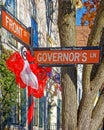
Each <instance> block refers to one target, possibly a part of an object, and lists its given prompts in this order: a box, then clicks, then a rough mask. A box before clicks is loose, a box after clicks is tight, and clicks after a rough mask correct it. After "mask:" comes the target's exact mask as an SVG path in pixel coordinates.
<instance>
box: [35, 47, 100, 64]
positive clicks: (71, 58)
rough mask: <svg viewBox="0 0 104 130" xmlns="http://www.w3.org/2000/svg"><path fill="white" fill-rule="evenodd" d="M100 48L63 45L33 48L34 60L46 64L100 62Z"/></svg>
mask: <svg viewBox="0 0 104 130" xmlns="http://www.w3.org/2000/svg"><path fill="white" fill-rule="evenodd" d="M100 53H101V48H100V47H98V46H95V47H65V48H60V47H59V48H40V49H39V48H37V49H34V58H35V62H37V63H38V64H39V65H46V66H64V65H73V64H94V63H99V62H100Z"/></svg>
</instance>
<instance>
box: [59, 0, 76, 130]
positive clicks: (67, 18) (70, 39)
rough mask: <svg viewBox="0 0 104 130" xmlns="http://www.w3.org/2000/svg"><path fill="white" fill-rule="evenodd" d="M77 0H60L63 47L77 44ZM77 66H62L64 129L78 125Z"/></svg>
mask: <svg viewBox="0 0 104 130" xmlns="http://www.w3.org/2000/svg"><path fill="white" fill-rule="evenodd" d="M75 5H76V0H67V1H65V0H59V16H58V26H59V35H60V42H61V46H62V47H71V46H76V31H75V28H76V21H75ZM76 77H77V73H76V67H75V66H70V67H62V77H61V78H62V79H61V80H62V82H61V83H62V129H63V130H75V129H76V126H77V97H76V85H77V79H76Z"/></svg>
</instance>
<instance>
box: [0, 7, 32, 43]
mask: <svg viewBox="0 0 104 130" xmlns="http://www.w3.org/2000/svg"><path fill="white" fill-rule="evenodd" d="M1 20H2V23H1V25H2V26H3V27H4V28H5V29H6V30H8V31H9V32H10V33H12V34H13V35H14V36H15V37H16V38H17V39H18V40H19V41H21V42H23V43H25V44H28V45H29V44H30V33H29V31H28V30H27V28H26V27H25V26H24V25H23V24H22V23H21V22H20V21H19V20H17V19H16V18H15V17H14V16H12V15H11V14H10V13H9V12H8V11H6V10H5V9H2V10H1Z"/></svg>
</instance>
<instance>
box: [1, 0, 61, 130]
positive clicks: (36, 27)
mask: <svg viewBox="0 0 104 130" xmlns="http://www.w3.org/2000/svg"><path fill="white" fill-rule="evenodd" d="M0 4H1V6H3V7H4V8H5V9H6V11H8V12H9V13H10V14H11V15H12V16H13V17H14V18H15V19H16V20H18V21H19V23H20V24H21V25H23V26H25V27H26V29H28V31H29V32H30V34H31V37H30V38H31V43H30V44H31V46H32V47H33V48H37V47H59V46H60V42H59V35H58V28H57V14H58V5H57V4H58V3H57V1H54V0H45V1H43V0H1V1H0ZM43 10H44V11H43ZM1 20H2V19H1ZM0 36H1V39H0V41H1V43H0V53H2V47H1V46H2V45H3V46H4V47H5V48H7V49H10V50H13V51H14V52H15V51H20V49H21V46H23V44H22V43H21V42H20V41H19V40H17V39H15V37H14V35H13V34H12V33H10V32H9V31H7V30H6V29H4V28H3V27H2V26H1V27H0ZM60 71H61V70H60V68H58V67H54V68H52V73H51V75H50V77H49V81H48V82H47V86H46V89H45V92H44V97H43V98H41V99H37V98H34V102H35V106H34V119H33V127H34V129H36V128H37V129H39V128H40V129H44V130H47V129H57V130H58V129H59V127H60V125H61V119H60V117H61V86H60ZM26 96H27V93H26V90H25V89H24V90H22V94H21V92H20V90H19V93H18V99H17V103H18V105H17V106H14V107H13V111H12V113H10V114H9V116H10V117H11V121H10V122H9V123H10V127H11V129H12V128H13V129H14V128H17V127H22V128H26V127H27V100H26ZM23 98H24V100H21V99H23ZM19 107H21V109H19Z"/></svg>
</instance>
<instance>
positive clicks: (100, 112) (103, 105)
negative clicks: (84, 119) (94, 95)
mask: <svg viewBox="0 0 104 130" xmlns="http://www.w3.org/2000/svg"><path fill="white" fill-rule="evenodd" d="M103 118H104V93H103V94H101V95H100V97H99V100H98V103H97V105H96V107H95V108H94V110H93V113H92V119H91V126H90V128H91V129H90V130H98V128H99V126H100V123H101V122H102V120H103Z"/></svg>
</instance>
